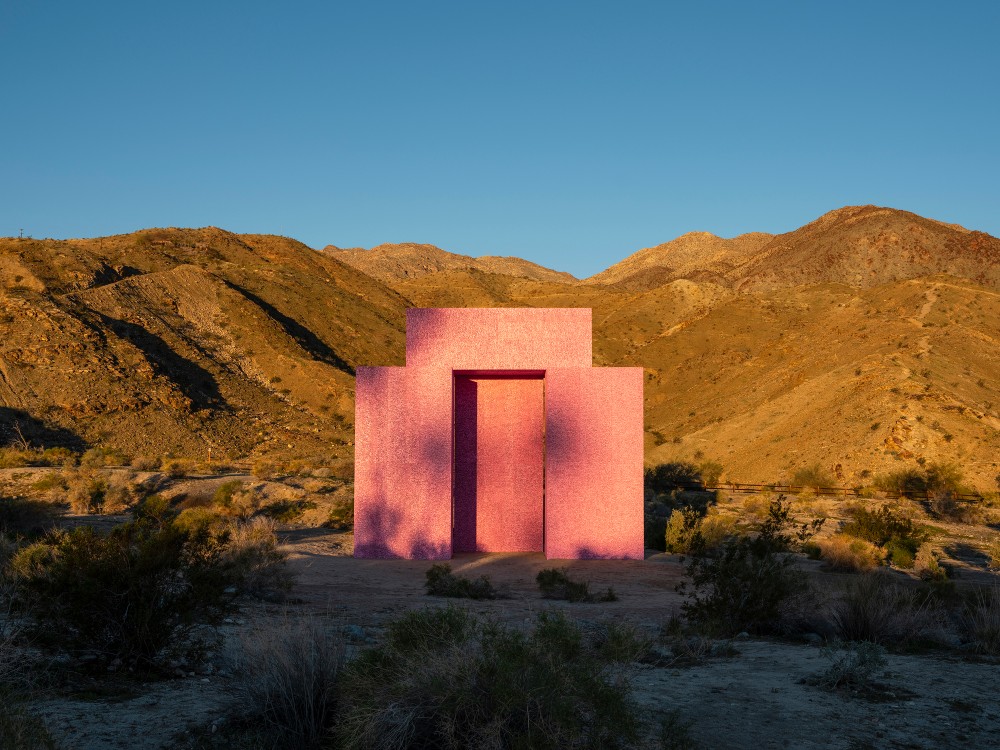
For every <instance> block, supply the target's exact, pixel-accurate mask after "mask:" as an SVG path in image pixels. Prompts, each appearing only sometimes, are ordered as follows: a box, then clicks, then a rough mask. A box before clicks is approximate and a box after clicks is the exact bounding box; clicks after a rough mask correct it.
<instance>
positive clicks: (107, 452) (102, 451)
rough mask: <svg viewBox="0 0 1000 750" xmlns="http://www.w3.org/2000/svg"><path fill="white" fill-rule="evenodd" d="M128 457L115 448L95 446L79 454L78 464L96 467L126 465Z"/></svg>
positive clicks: (90, 467)
mask: <svg viewBox="0 0 1000 750" xmlns="http://www.w3.org/2000/svg"><path fill="white" fill-rule="evenodd" d="M128 463H129V458H128V456H126V455H125V454H124V453H123V452H122V451H120V450H118V449H117V448H110V447H107V446H95V447H93V448H88V449H87V450H86V451H85V452H84V454H83V455H82V456H80V466H84V467H87V468H89V469H97V468H100V467H103V466H127V465H128Z"/></svg>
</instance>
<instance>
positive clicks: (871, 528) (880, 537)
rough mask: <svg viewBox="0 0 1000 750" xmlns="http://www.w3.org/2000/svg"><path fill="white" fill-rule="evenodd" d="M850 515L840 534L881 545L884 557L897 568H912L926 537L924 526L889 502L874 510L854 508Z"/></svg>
mask: <svg viewBox="0 0 1000 750" xmlns="http://www.w3.org/2000/svg"><path fill="white" fill-rule="evenodd" d="M851 516H852V517H851V520H850V521H848V522H847V523H845V524H844V526H843V527H842V528H841V532H842V533H844V534H848V535H849V536H853V537H857V538H858V539H864V540H865V541H867V542H871V543H872V544H874V545H875V546H877V547H881V548H882V549H883V550H884V551H885V556H886V558H887V559H888V560H889V561H890V562H891V563H892V564H893V565H895V566H896V567H898V568H912V567H913V563H914V559H915V557H916V554H917V550H918V549H919V548H920V545H921V544H923V543H924V542H925V541H927V538H928V532H927V530H926V529H925V528H923V527H921V526H918V525H917V524H915V523H914V522H913V521H912V519H909V518H907V517H906V516H903V515H901V514H900V513H898V512H896V511H894V510H893V509H892V508H890V507H889V506H888V505H883V506H881V507H880V508H878V509H877V510H869V509H868V508H865V507H855V508H853V509H852V510H851Z"/></svg>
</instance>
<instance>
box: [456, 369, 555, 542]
mask: <svg viewBox="0 0 1000 750" xmlns="http://www.w3.org/2000/svg"><path fill="white" fill-rule="evenodd" d="M542 382H543V381H542V380H541V378H534V379H524V378H514V377H502V376H499V377H470V376H461V375H459V376H456V377H455V511H454V513H455V515H454V519H455V521H454V522H455V532H454V551H455V552H541V551H542V523H543V518H542V482H543V465H542V451H543V439H542V430H543V427H544V425H543V419H544V411H543V409H544V406H543V392H542Z"/></svg>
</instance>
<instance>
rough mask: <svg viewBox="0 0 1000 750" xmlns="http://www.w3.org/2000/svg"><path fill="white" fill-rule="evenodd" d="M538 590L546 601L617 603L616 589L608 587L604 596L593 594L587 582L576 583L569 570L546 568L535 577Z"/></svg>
mask: <svg viewBox="0 0 1000 750" xmlns="http://www.w3.org/2000/svg"><path fill="white" fill-rule="evenodd" d="M535 580H536V581H537V583H538V588H539V590H541V592H542V596H543V597H545V598H546V599H563V600H565V601H569V602H615V601H618V597H617V595H615V592H614V589H612V588H610V587H608V590H607V591H606V592H604V593H603V594H597V595H595V594H592V593H591V592H590V584H589V583H588V582H587V581H574V580H573V579H572V578H570V577H569V569H568V568H546V569H545V570H540V571H539V572H538V575H537V576H535Z"/></svg>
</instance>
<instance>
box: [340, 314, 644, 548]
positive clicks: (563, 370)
mask: <svg viewBox="0 0 1000 750" xmlns="http://www.w3.org/2000/svg"><path fill="white" fill-rule="evenodd" d="M406 325H407V332H406V366H405V367H359V368H357V394H356V412H355V424H356V427H355V481H354V497H355V499H354V539H355V542H354V550H355V552H354V554H355V556H357V557H366V558H410V559H448V558H450V557H451V556H452V553H453V552H544V553H545V556H546V557H548V558H560V559H578V558H605V559H613V558H623V559H642V557H643V489H642V450H643V421H642V420H643V404H642V387H643V379H642V368H639V367H600V368H595V367H593V366H592V364H591V359H592V353H591V351H592V344H591V341H592V339H591V311H590V310H589V309H587V308H573V309H551V308H549V309H538V308H490V309H475V308H474V309H410V310H408V311H407V317H406Z"/></svg>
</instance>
